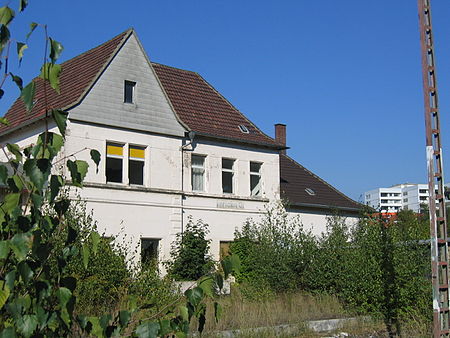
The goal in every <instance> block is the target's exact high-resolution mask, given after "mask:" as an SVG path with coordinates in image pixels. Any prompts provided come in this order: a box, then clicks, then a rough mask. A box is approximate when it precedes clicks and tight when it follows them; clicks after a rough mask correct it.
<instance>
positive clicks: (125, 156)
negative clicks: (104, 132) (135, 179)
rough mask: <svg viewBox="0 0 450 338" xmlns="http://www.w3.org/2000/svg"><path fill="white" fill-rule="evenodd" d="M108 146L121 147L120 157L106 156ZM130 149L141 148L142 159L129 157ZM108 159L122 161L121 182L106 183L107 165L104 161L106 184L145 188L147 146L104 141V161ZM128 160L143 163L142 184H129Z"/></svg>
mask: <svg viewBox="0 0 450 338" xmlns="http://www.w3.org/2000/svg"><path fill="white" fill-rule="evenodd" d="M108 145H118V146H122V156H119V155H110V154H108ZM130 147H138V148H142V149H143V150H144V158H143V159H140V158H135V157H131V156H130ZM108 157H109V158H117V159H121V160H122V181H121V182H111V181H108V178H107V175H106V172H107V165H106V161H105V166H104V168H105V170H104V180H105V181H104V182H105V183H106V184H117V185H132V186H137V187H144V186H147V183H146V182H147V173H146V171H147V170H146V168H147V167H148V163H149V162H148V161H147V159H148V146H145V145H142V144H134V143H124V142H120V141H112V140H106V143H105V158H106V160H107V159H108ZM130 160H133V161H142V162H143V163H144V166H143V168H142V171H143V172H142V176H143V177H142V184H135V183H133V184H130Z"/></svg>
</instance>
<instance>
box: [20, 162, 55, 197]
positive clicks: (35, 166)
mask: <svg viewBox="0 0 450 338" xmlns="http://www.w3.org/2000/svg"><path fill="white" fill-rule="evenodd" d="M50 169H51V163H50V160H48V159H46V158H42V159H39V160H35V159H28V160H26V161H25V164H24V165H23V170H24V171H25V173H26V174H27V176H28V177H29V178H30V181H31V182H32V183H33V184H34V185H35V186H36V188H37V189H38V190H42V188H43V187H44V184H45V183H46V182H47V179H48V176H49V175H50Z"/></svg>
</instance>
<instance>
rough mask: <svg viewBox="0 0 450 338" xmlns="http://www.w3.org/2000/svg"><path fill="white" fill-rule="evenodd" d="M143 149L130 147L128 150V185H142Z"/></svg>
mask: <svg viewBox="0 0 450 338" xmlns="http://www.w3.org/2000/svg"><path fill="white" fill-rule="evenodd" d="M144 162H145V148H144V147H139V146H131V145H130V147H129V149H128V181H129V183H130V184H137V185H143V184H144Z"/></svg>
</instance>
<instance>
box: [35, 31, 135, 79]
mask: <svg viewBox="0 0 450 338" xmlns="http://www.w3.org/2000/svg"><path fill="white" fill-rule="evenodd" d="M133 31H134V29H133V28H128V29H127V30H125V31H123V32H122V33H120V34H117V35H116V36H114V37H112V38H111V39H109V40H107V41H105V42H102V43H101V44H99V45H97V46H95V47H92V48H91V49H88V50H87V51H84V52H83V53H81V54H77V55H75V56H73V57H71V58H70V59H68V60H66V61H64V62H62V63H61V66H62V65H64V64H65V63H66V62H69V61H72V60H73V59H76V58H78V57H81V56H84V55H86V54H88V53H91V52H92V51H93V50H95V49H97V48H100V47H103V46H104V45H106V44H108V43H110V42H111V41H113V40H114V39H117V38H118V37H119V36H121V35H124V36H125V35H128V33H131V32H133ZM33 80H34V79H33Z"/></svg>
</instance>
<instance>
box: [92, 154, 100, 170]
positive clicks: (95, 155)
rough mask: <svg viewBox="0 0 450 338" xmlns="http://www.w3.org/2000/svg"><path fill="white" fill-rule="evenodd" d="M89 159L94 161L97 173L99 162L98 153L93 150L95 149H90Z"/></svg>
mask: <svg viewBox="0 0 450 338" xmlns="http://www.w3.org/2000/svg"><path fill="white" fill-rule="evenodd" d="M90 153H91V159H92V161H94V163H95V165H96V173H97V174H98V165H99V164H100V153H99V152H98V151H97V150H95V149H91V152H90Z"/></svg>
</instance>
